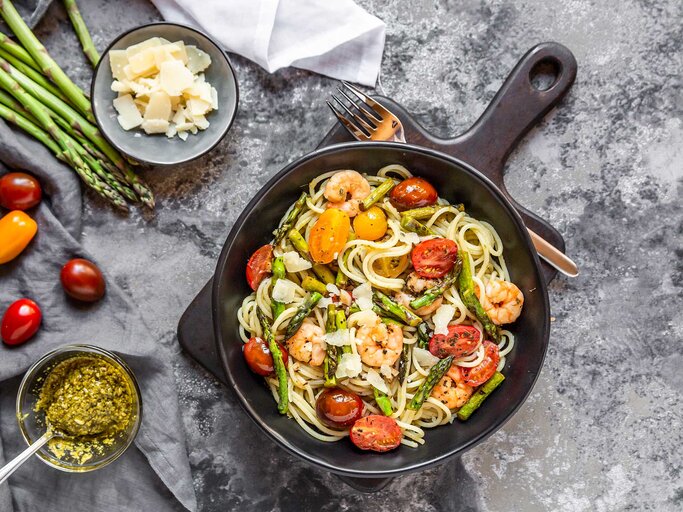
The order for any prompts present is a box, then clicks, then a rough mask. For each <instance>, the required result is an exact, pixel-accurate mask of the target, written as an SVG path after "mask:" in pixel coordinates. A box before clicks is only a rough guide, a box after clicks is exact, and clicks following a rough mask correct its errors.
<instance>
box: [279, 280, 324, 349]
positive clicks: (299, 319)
mask: <svg viewBox="0 0 683 512" xmlns="http://www.w3.org/2000/svg"><path fill="white" fill-rule="evenodd" d="M322 298H323V296H322V294H320V293H318V292H313V293H311V294H310V295H309V296H308V297H306V300H304V303H303V304H302V305H301V306H299V308H298V309H297V310H296V313H295V314H294V316H293V317H292V319H291V320H290V321H289V325H288V326H287V330H286V331H285V339H286V340H288V339H289V338H291V337H292V336H294V333H295V332H296V331H298V330H299V327H301V324H302V323H304V320H305V319H306V317H307V316H308V315H310V314H311V310H312V309H313V308H314V307H315V305H316V304H317V303H318V301H319V300H320V299H322Z"/></svg>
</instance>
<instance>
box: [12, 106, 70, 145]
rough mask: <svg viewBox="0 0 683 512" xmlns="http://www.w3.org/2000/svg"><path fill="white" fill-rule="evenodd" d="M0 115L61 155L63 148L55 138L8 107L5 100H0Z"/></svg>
mask: <svg viewBox="0 0 683 512" xmlns="http://www.w3.org/2000/svg"><path fill="white" fill-rule="evenodd" d="M0 117H2V118H3V119H4V120H5V121H7V122H9V123H12V124H15V125H17V126H18V127H19V128H21V129H22V130H24V131H25V132H26V133H28V134H29V135H31V136H32V137H33V138H34V139H37V140H38V141H40V142H42V143H43V144H44V145H45V146H46V147H47V148H48V149H49V150H50V151H52V152H53V153H54V154H55V156H57V157H59V155H61V153H62V149H61V148H60V147H59V145H58V144H57V143H56V142H55V141H54V140H52V138H51V137H50V135H49V134H48V133H47V132H46V131H44V130H43V129H42V128H40V127H39V126H37V125H36V124H35V123H34V122H33V121H31V120H29V119H28V118H26V117H24V116H23V115H21V114H18V113H17V112H16V111H15V110H14V109H11V108H7V106H5V103H4V102H0Z"/></svg>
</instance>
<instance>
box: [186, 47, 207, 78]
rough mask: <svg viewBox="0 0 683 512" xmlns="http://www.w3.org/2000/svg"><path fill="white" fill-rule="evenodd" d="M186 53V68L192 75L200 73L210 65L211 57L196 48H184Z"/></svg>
mask: <svg viewBox="0 0 683 512" xmlns="http://www.w3.org/2000/svg"><path fill="white" fill-rule="evenodd" d="M185 50H186V52H187V67H188V68H189V70H190V71H192V73H195V74H197V73H200V72H202V71H204V70H205V69H206V68H208V67H209V66H210V65H211V57H209V54H208V53H206V52H203V51H202V50H200V49H199V48H197V47H196V46H192V45H188V46H186V47H185Z"/></svg>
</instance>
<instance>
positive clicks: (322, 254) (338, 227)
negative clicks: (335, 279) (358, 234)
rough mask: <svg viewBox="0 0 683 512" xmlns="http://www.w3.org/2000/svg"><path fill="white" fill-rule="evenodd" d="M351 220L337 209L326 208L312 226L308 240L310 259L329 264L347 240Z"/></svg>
mask: <svg viewBox="0 0 683 512" xmlns="http://www.w3.org/2000/svg"><path fill="white" fill-rule="evenodd" d="M350 230H351V219H349V216H348V215H347V214H346V212H343V211H342V210H340V209H338V208H328V209H327V210H325V211H324V212H323V213H322V215H320V217H318V220H317V221H315V224H313V228H312V229H311V235H310V237H309V240H308V249H309V252H310V253H311V258H313V261H315V262H316V263H330V262H331V261H332V260H334V259H335V258H336V257H337V255H338V254H339V253H340V252H341V250H342V249H343V248H344V244H346V241H347V240H348V239H349V231H350Z"/></svg>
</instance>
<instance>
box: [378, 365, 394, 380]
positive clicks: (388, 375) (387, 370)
mask: <svg viewBox="0 0 683 512" xmlns="http://www.w3.org/2000/svg"><path fill="white" fill-rule="evenodd" d="M379 373H380V374H381V375H382V377H384V378H385V379H392V378H393V377H394V373H393V372H392V371H391V366H389V365H388V364H383V365H382V366H380V367H379Z"/></svg>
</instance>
